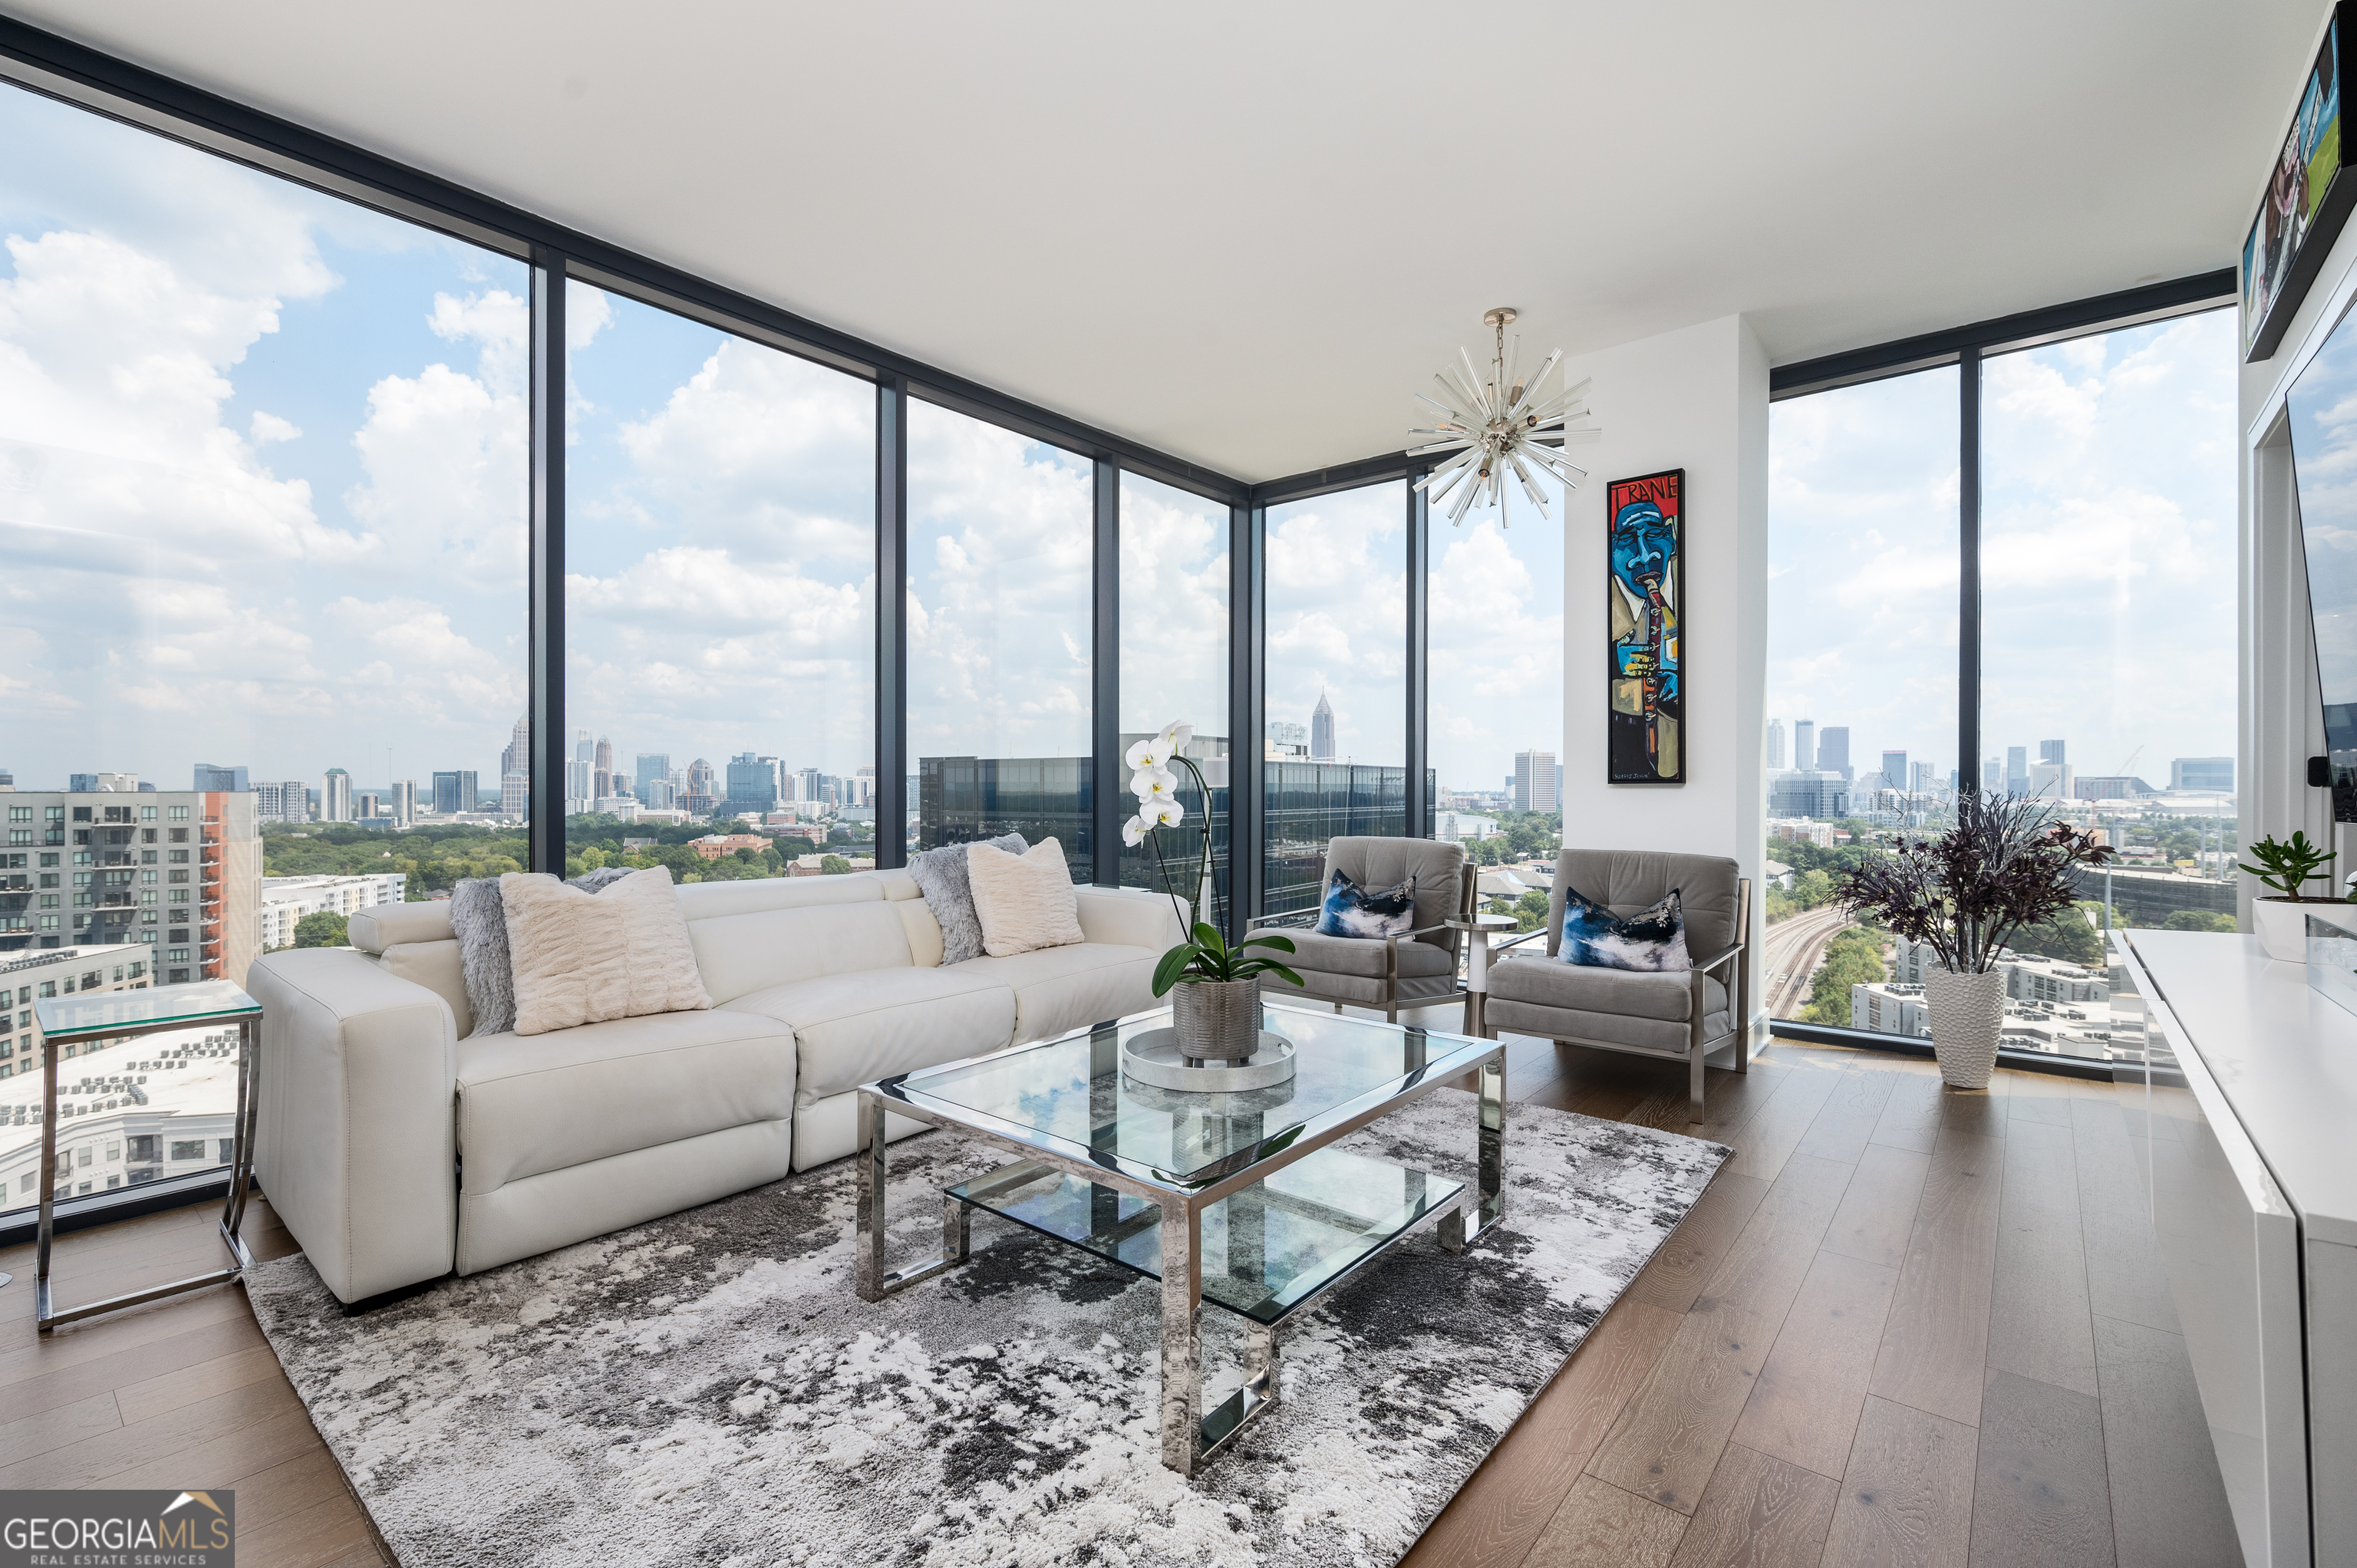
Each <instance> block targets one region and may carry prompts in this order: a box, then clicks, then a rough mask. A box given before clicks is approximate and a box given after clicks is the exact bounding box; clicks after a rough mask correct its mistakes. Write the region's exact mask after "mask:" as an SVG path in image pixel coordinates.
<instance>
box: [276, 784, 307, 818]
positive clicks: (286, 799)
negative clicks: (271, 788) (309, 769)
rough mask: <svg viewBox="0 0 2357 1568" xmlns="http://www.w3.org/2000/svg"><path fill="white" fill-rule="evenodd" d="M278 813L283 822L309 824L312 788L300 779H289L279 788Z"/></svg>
mask: <svg viewBox="0 0 2357 1568" xmlns="http://www.w3.org/2000/svg"><path fill="white" fill-rule="evenodd" d="M278 811H279V818H278V820H279V821H280V822H309V821H310V820H311V786H310V785H309V784H307V783H306V782H304V781H303V780H302V779H288V780H286V782H285V783H284V784H281V785H280V786H278Z"/></svg>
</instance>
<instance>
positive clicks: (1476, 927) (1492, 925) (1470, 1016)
mask: <svg viewBox="0 0 2357 1568" xmlns="http://www.w3.org/2000/svg"><path fill="white" fill-rule="evenodd" d="M1447 924H1448V929H1450V930H1452V931H1463V932H1464V933H1465V935H1466V939H1467V948H1466V954H1465V1032H1466V1033H1467V1034H1469V1035H1472V1036H1477V1037H1479V1038H1481V1039H1488V1038H1489V1037H1490V1024H1489V1020H1488V1019H1487V1018H1486V1017H1484V1016H1483V1011H1484V1009H1485V1008H1486V1006H1487V1005H1488V1003H1489V1000H1490V939H1491V937H1492V936H1494V935H1496V934H1497V933H1499V932H1501V931H1512V930H1515V929H1519V926H1520V922H1518V921H1517V920H1516V919H1515V918H1513V917H1512V915H1480V914H1476V915H1464V916H1458V917H1457V918H1452V919H1450V920H1448V922H1447Z"/></svg>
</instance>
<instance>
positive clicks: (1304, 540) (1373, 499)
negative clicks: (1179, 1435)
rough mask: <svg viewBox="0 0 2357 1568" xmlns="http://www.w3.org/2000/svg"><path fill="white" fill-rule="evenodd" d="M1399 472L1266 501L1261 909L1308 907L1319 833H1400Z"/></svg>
mask: <svg viewBox="0 0 2357 1568" xmlns="http://www.w3.org/2000/svg"><path fill="white" fill-rule="evenodd" d="M1406 490H1407V487H1406V481H1405V480H1401V479H1393V480H1389V481H1386V482H1384V483H1382V484H1375V485H1367V486H1363V487H1361V488H1360V489H1351V490H1340V491H1337V492H1334V493H1332V494H1329V495H1322V496H1313V497H1311V498H1309V499H1306V500H1297V501H1287V502H1285V503H1284V504H1282V505H1278V506H1273V507H1271V508H1269V509H1268V520H1267V527H1266V532H1265V549H1266V551H1267V559H1266V565H1265V572H1266V584H1267V586H1266V590H1265V591H1266V595H1267V625H1266V628H1265V647H1266V650H1267V654H1266V658H1267V666H1266V669H1265V671H1264V674H1263V687H1262V690H1263V699H1262V700H1263V702H1264V703H1265V711H1266V714H1267V725H1268V728H1267V733H1266V734H1265V736H1262V737H1261V742H1262V746H1263V755H1264V757H1265V759H1266V763H1265V769H1264V771H1265V779H1266V782H1265V796H1264V804H1263V811H1264V812H1265V819H1264V824H1265V825H1264V842H1265V850H1264V860H1263V871H1262V876H1263V879H1264V880H1263V886H1262V900H1261V901H1262V907H1263V908H1264V909H1265V911H1266V912H1267V913H1270V914H1282V913H1286V912H1289V911H1293V910H1297V909H1307V908H1313V907H1315V905H1316V904H1317V902H1318V871H1319V868H1320V867H1321V866H1322V865H1324V860H1325V854H1326V842H1327V841H1328V840H1329V839H1331V838H1334V837H1336V836H1338V835H1340V834H1346V833H1378V834H1392V835H1399V834H1403V833H1405V832H1406V831H1407V770H1406V760H1407V758H1406V748H1407V652H1408V650H1407V536H1406V529H1407V512H1406V499H1407V496H1406Z"/></svg>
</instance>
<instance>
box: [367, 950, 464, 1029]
mask: <svg viewBox="0 0 2357 1568" xmlns="http://www.w3.org/2000/svg"><path fill="white" fill-rule="evenodd" d="M377 967H378V968H380V969H382V970H383V971H384V972H386V973H387V974H393V975H398V976H400V977H401V978H402V979H404V980H407V981H414V982H415V983H417V984H419V985H422V986H424V987H425V989H426V990H428V991H431V992H432V993H434V994H435V995H436V996H439V997H440V998H442V1000H443V1001H445V1002H447V1003H448V1004H450V1018H451V1021H452V1022H453V1023H454V1024H456V1025H457V1028H458V1037H459V1038H460V1039H462V1040H463V1039H465V1038H466V1037H467V1036H469V1035H471V1034H473V1033H474V1032H475V1004H474V1003H473V1002H471V1001H469V1000H468V996H467V966H466V963H465V961H463V960H462V959H460V957H459V956H458V939H457V938H456V937H450V938H447V939H446V940H442V941H438V942H395V943H394V944H393V945H392V946H391V947H388V948H386V949H385V950H384V953H383V956H382V957H381V958H379V959H378V960H377Z"/></svg>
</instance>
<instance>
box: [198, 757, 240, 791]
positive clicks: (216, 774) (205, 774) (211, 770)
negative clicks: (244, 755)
mask: <svg viewBox="0 0 2357 1568" xmlns="http://www.w3.org/2000/svg"><path fill="white" fill-rule="evenodd" d="M189 788H190V789H194V790H196V791H197V792H198V793H199V794H210V793H211V792H213V791H214V790H217V789H225V790H234V791H235V792H236V793H238V794H240V795H242V794H244V793H246V791H247V790H249V789H252V788H253V786H252V785H250V784H248V783H247V782H246V781H245V769H244V768H219V767H216V766H214V765H213V764H212V763H210V762H199V763H198V764H197V781H196V782H195V783H194V784H192V785H190V786H189Z"/></svg>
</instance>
